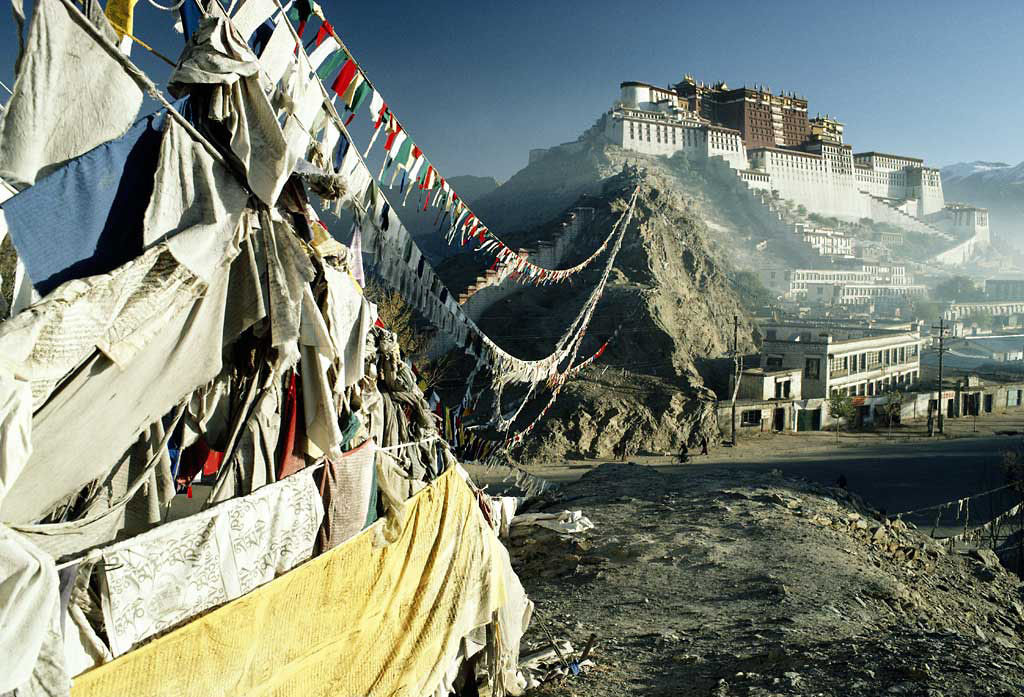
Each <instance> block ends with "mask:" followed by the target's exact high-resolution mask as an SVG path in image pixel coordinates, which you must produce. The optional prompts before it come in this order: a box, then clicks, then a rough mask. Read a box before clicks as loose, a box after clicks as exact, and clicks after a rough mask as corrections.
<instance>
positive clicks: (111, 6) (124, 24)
mask: <svg viewBox="0 0 1024 697" xmlns="http://www.w3.org/2000/svg"><path fill="white" fill-rule="evenodd" d="M136 2H137V0H107V9H106V12H105V14H106V15H107V20H108V21H109V22H110V25H111V26H112V27H113V28H114V31H115V32H117V38H119V39H123V38H124V35H125V34H126V33H127V34H134V33H135V31H134V28H133V27H132V19H133V15H134V13H135V3H136Z"/></svg>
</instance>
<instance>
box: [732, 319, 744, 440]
mask: <svg viewBox="0 0 1024 697" xmlns="http://www.w3.org/2000/svg"><path fill="white" fill-rule="evenodd" d="M739 331H740V318H739V315H733V316H732V360H733V372H734V373H735V377H734V378H733V388H732V444H733V446H735V445H736V395H738V394H739V391H740V376H741V375H743V367H742V366H741V363H740V352H739Z"/></svg>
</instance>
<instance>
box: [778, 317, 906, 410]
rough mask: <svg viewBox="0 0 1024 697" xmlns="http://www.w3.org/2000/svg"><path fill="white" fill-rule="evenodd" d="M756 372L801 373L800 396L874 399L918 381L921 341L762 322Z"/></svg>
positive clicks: (886, 333) (887, 333)
mask: <svg viewBox="0 0 1024 697" xmlns="http://www.w3.org/2000/svg"><path fill="white" fill-rule="evenodd" d="M760 328H761V332H762V334H763V335H764V337H765V339H764V342H763V344H762V348H761V368H763V369H764V370H765V371H766V372H771V371H779V370H789V369H800V370H801V371H802V373H801V379H800V383H801V387H800V389H801V394H802V396H803V397H804V398H805V399H807V398H815V397H820V398H826V397H828V396H829V395H831V394H832V393H833V392H837V391H838V392H841V393H843V394H848V395H851V396H875V395H879V394H884V393H885V392H888V391H890V390H893V389H899V390H906V389H909V388H911V387H913V386H914V385H916V384H917V383H918V382H919V381H920V377H921V335H920V333H919V332H918V331H917V329H916V328H912V327H911V326H910V325H909V324H908V327H907V329H906V330H905V331H900V330H878V329H871V328H865V327H850V326H843V325H838V324H831V323H817V322H780V323H771V322H764V323H761V325H760Z"/></svg>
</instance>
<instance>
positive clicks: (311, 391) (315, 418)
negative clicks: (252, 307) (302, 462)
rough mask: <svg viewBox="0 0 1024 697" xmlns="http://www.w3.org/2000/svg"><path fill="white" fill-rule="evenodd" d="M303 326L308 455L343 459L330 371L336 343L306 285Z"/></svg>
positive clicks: (302, 372)
mask: <svg viewBox="0 0 1024 697" xmlns="http://www.w3.org/2000/svg"><path fill="white" fill-rule="evenodd" d="M302 297H303V300H302V324H301V332H300V335H299V344H300V346H299V353H300V356H301V360H300V363H299V374H300V376H301V377H302V405H303V412H304V414H305V417H306V438H307V439H308V441H309V446H307V448H306V452H308V453H310V454H311V455H313V456H314V457H319V456H320V455H327V456H328V457H332V458H337V457H340V456H341V445H342V440H341V429H340V428H339V426H338V406H337V399H336V397H335V392H334V386H332V379H331V376H330V374H329V373H330V369H331V367H332V366H333V365H334V364H335V362H336V354H335V350H334V344H333V342H332V341H331V335H330V332H329V330H328V329H327V324H326V323H325V322H324V318H323V315H321V314H320V308H319V307H317V304H316V300H315V299H314V298H313V293H312V292H311V291H310V289H309V286H308V285H306V286H303V296H302Z"/></svg>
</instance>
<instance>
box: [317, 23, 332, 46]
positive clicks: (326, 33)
mask: <svg viewBox="0 0 1024 697" xmlns="http://www.w3.org/2000/svg"><path fill="white" fill-rule="evenodd" d="M327 37H331V38H334V27H332V26H331V23H330V22H327V21H324V22H322V23H321V24H320V29H319V30H318V31H317V33H316V45H317V46H319V45H320V44H322V43H323V42H324V39H326V38H327Z"/></svg>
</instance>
